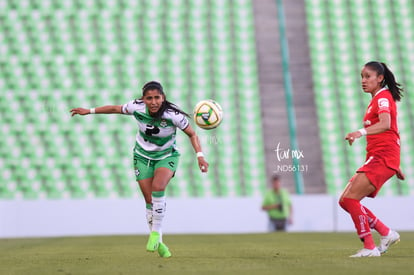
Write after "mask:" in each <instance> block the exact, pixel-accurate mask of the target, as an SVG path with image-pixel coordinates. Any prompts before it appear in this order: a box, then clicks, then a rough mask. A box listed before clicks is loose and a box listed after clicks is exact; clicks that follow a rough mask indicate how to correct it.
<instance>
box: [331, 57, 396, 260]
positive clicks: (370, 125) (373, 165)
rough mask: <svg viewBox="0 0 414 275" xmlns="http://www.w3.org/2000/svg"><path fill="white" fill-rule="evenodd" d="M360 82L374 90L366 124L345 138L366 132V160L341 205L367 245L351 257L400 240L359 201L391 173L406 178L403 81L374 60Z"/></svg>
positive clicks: (379, 250) (375, 253)
mask: <svg viewBox="0 0 414 275" xmlns="http://www.w3.org/2000/svg"><path fill="white" fill-rule="evenodd" d="M361 85H362V89H363V90H364V92H365V93H370V94H371V97H372V99H371V102H370V103H369V105H368V108H367V111H366V113H365V116H364V128H361V129H359V130H358V131H355V132H351V133H348V134H347V135H346V137H345V139H346V140H347V141H348V142H349V144H350V145H352V143H353V142H354V141H355V140H356V139H357V138H360V137H362V136H365V135H366V136H367V137H366V138H367V147H366V151H367V155H366V160H365V164H364V165H363V166H361V167H360V168H359V169H358V170H357V172H356V174H355V175H354V176H353V177H352V178H351V179H350V180H349V183H348V185H347V186H346V187H345V190H344V191H343V193H342V195H341V198H340V200H339V205H340V206H341V207H342V208H343V209H344V210H345V211H347V212H348V213H349V214H350V215H351V218H352V220H353V222H354V225H355V228H356V230H357V233H358V236H359V238H360V239H361V240H362V241H363V243H364V248H363V249H361V250H360V251H358V253H356V254H354V255H352V256H351V257H377V256H381V254H382V253H385V252H386V251H387V250H388V248H389V247H390V245H392V244H394V243H396V242H398V241H399V240H400V235H399V234H398V233H397V232H396V231H394V230H391V229H390V228H389V227H387V226H386V225H385V224H383V223H382V222H381V221H380V220H379V219H378V218H377V217H376V216H375V215H374V213H372V212H371V211H370V210H369V209H368V208H367V207H365V206H363V205H362V204H361V203H360V201H361V200H362V199H363V198H365V197H372V198H374V197H375V196H376V195H377V193H378V192H379V191H380V189H381V187H382V186H383V184H384V183H385V182H386V181H387V180H388V179H389V178H391V177H392V176H394V175H397V177H398V178H400V179H404V175H403V174H402V173H401V170H400V136H399V131H398V126H397V105H396V102H397V101H399V100H400V99H401V97H402V89H401V88H400V84H398V83H397V82H396V81H395V77H394V74H393V73H392V72H391V71H390V69H389V68H388V67H387V65H386V64H384V63H381V62H377V61H371V62H368V63H367V64H365V66H364V67H363V68H362V71H361ZM371 228H372V229H375V230H376V231H378V233H379V234H380V235H381V240H380V245H379V246H378V247H376V246H375V243H374V239H373V237H372V234H371Z"/></svg>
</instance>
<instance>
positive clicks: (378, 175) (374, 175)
mask: <svg viewBox="0 0 414 275" xmlns="http://www.w3.org/2000/svg"><path fill="white" fill-rule="evenodd" d="M357 173H365V175H366V176H367V178H368V179H369V181H370V182H371V184H373V185H374V186H375V191H374V192H372V193H371V194H369V195H368V197H371V198H374V197H375V196H376V195H377V194H378V192H379V191H380V189H381V187H382V186H383V185H384V183H385V182H386V181H387V180H389V179H390V178H391V177H392V176H394V175H395V174H396V173H397V171H395V170H394V169H391V168H389V167H388V166H387V165H386V163H385V160H384V159H383V158H380V157H378V156H370V157H369V158H368V159H367V161H366V162H365V164H364V165H363V166H361V167H360V168H359V169H358V170H357Z"/></svg>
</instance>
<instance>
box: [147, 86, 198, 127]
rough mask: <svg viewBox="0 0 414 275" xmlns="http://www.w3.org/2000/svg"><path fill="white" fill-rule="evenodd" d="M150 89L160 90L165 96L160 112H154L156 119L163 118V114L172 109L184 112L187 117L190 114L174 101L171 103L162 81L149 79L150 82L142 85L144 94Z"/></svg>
mask: <svg viewBox="0 0 414 275" xmlns="http://www.w3.org/2000/svg"><path fill="white" fill-rule="evenodd" d="M149 90H158V91H159V92H160V93H161V94H162V95H163V96H164V98H165V100H164V102H163V103H162V105H161V107H160V109H159V110H158V112H157V113H155V114H153V117H154V119H155V120H159V119H161V117H162V114H163V113H164V112H165V111H167V110H172V111H174V112H178V113H181V114H183V115H185V116H187V117H189V116H190V115H189V114H187V113H186V112H184V111H183V110H181V109H180V108H178V107H177V105H175V104H174V103H171V102H169V101H168V100H167V97H166V96H165V93H164V89H163V87H162V85H161V83H159V82H157V81H149V82H147V83H145V84H144V86H143V87H142V96H145V93H146V92H147V91H149Z"/></svg>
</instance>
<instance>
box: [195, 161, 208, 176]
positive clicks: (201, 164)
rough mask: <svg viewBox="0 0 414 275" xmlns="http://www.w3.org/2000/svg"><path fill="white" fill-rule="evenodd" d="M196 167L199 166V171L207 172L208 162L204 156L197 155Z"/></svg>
mask: <svg viewBox="0 0 414 275" xmlns="http://www.w3.org/2000/svg"><path fill="white" fill-rule="evenodd" d="M197 160H198V167H199V168H200V170H201V172H203V173H207V171H208V162H207V161H206V160H205V158H204V157H198V158H197Z"/></svg>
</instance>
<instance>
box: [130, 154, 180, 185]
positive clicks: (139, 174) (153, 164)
mask: <svg viewBox="0 0 414 275" xmlns="http://www.w3.org/2000/svg"><path fill="white" fill-rule="evenodd" d="M179 158H180V153H178V152H177V151H174V152H173V153H172V155H171V156H169V157H166V158H165V159H160V160H152V159H147V158H146V157H143V156H141V155H138V154H135V153H134V171H135V179H136V180H137V181H138V180H143V179H148V178H152V177H153V176H154V172H155V170H156V169H157V168H160V167H165V168H168V169H170V170H171V171H173V172H174V173H175V171H176V170H177V166H178V160H179Z"/></svg>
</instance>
